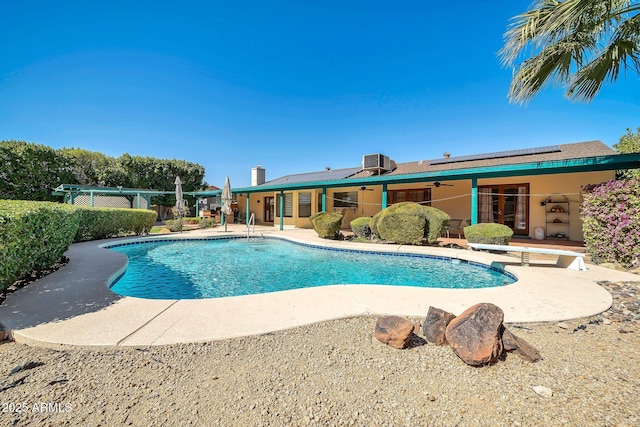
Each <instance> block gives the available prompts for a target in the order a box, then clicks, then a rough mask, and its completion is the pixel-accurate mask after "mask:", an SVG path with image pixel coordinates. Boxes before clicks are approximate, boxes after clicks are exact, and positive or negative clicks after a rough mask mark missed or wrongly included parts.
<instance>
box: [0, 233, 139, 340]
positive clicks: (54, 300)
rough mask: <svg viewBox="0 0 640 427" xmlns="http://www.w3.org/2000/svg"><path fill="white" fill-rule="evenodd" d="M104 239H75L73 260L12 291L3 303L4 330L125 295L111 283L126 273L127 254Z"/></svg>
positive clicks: (75, 313) (88, 309)
mask: <svg viewBox="0 0 640 427" xmlns="http://www.w3.org/2000/svg"><path fill="white" fill-rule="evenodd" d="M103 242H104V241H92V242H82V243H74V244H73V245H71V247H70V248H69V250H68V251H67V252H66V253H65V255H66V256H67V257H69V263H68V264H67V265H66V266H64V267H62V268H61V269H59V270H58V271H55V272H53V273H51V274H49V275H48V276H45V277H43V278H42V279H40V280H37V281H35V282H33V283H30V284H29V285H27V286H25V287H24V288H22V289H19V290H17V291H16V292H14V293H12V294H10V295H9V296H8V297H7V299H6V300H5V301H4V302H3V303H2V304H1V305H0V330H1V329H3V328H4V330H15V329H25V328H30V327H33V326H37V325H41V324H43V323H49V322H54V321H58V320H65V319H69V318H72V317H75V316H79V315H81V314H86V313H92V312H95V311H98V310H101V309H103V308H105V307H108V306H110V305H111V304H113V303H115V302H116V301H118V300H119V299H121V298H122V296H120V295H117V294H115V293H113V292H111V290H110V289H109V284H110V283H111V282H112V281H113V280H115V279H116V278H117V277H118V276H119V275H120V274H122V273H124V270H125V269H126V267H127V264H128V259H127V257H126V255H124V254H122V253H119V252H116V251H112V250H108V249H103V248H100V247H98V245H99V244H100V243H103Z"/></svg>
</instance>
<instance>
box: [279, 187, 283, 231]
mask: <svg viewBox="0 0 640 427" xmlns="http://www.w3.org/2000/svg"><path fill="white" fill-rule="evenodd" d="M283 214H284V191H283V190H280V230H281V231H282V230H284V218H283V217H282V215H283Z"/></svg>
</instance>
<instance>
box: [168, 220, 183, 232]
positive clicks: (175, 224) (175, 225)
mask: <svg viewBox="0 0 640 427" xmlns="http://www.w3.org/2000/svg"><path fill="white" fill-rule="evenodd" d="M164 226H165V228H167V229H169V231H171V232H172V233H177V232H178V231H182V226H181V224H180V220H179V219H165V220H164Z"/></svg>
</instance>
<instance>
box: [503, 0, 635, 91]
mask: <svg viewBox="0 0 640 427" xmlns="http://www.w3.org/2000/svg"><path fill="white" fill-rule="evenodd" d="M504 38H505V45H504V47H503V48H502V49H501V50H500V52H499V55H500V57H501V60H502V63H503V65H505V66H507V67H513V68H514V74H513V78H512V81H511V87H510V88H509V95H508V98H509V101H510V102H516V103H526V102H528V101H530V100H531V99H532V98H533V97H534V96H535V95H536V94H537V93H538V91H540V89H542V88H544V87H546V86H548V85H549V84H552V85H553V86H563V87H565V88H566V96H567V97H568V98H569V99H572V100H578V101H591V100H592V99H593V98H594V97H595V96H596V94H597V93H598V92H599V91H600V88H601V87H602V84H603V83H604V82H605V81H606V82H609V83H612V82H615V81H616V80H617V79H618V76H619V75H620V71H621V69H622V70H624V71H627V70H633V71H635V72H636V73H640V1H638V0H564V1H559V0H539V1H538V3H535V4H534V5H533V6H532V8H531V9H530V10H529V11H527V12H525V13H523V14H521V15H518V16H516V17H514V18H513V19H512V23H511V24H510V26H509V28H508V29H507V32H506V33H505V35H504ZM523 58H524V59H523Z"/></svg>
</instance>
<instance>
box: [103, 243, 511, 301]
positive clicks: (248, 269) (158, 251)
mask: <svg viewBox="0 0 640 427" xmlns="http://www.w3.org/2000/svg"><path fill="white" fill-rule="evenodd" d="M108 247H109V248H110V249H112V250H116V251H119V252H122V253H123V254H125V255H127V257H128V258H129V266H128V267H127V270H126V272H125V273H124V274H123V275H122V276H121V277H120V278H118V279H117V280H116V281H115V282H114V283H113V284H112V286H111V290H112V291H113V292H115V293H117V294H120V295H125V296H134V297H140V298H150V299H200V298H219V297H226V296H239V295H251V294H260V293H267V292H276V291H283V290H290V289H298V288H307V287H314V286H324V285H333V284H379V285H392V286H417V287H430V288H456V289H470V288H487V287H496V286H504V285H507V284H511V283H513V282H515V280H516V278H515V277H514V276H513V275H511V274H509V273H504V272H501V271H498V270H494V269H491V268H489V267H488V266H485V265H483V264H478V263H473V262H467V261H464V260H460V259H456V258H446V257H435V256H430V255H416V254H402V253H396V252H394V253H377V252H363V251H355V250H344V249H331V248H322V247H317V246H312V245H305V244H299V243H293V242H290V241H286V240H280V239H274V238H250V239H246V238H215V239H206V240H205V239H197V240H195V239H180V240H164V241H153V240H147V241H133V242H127V243H116V244H114V245H110V246H108Z"/></svg>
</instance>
